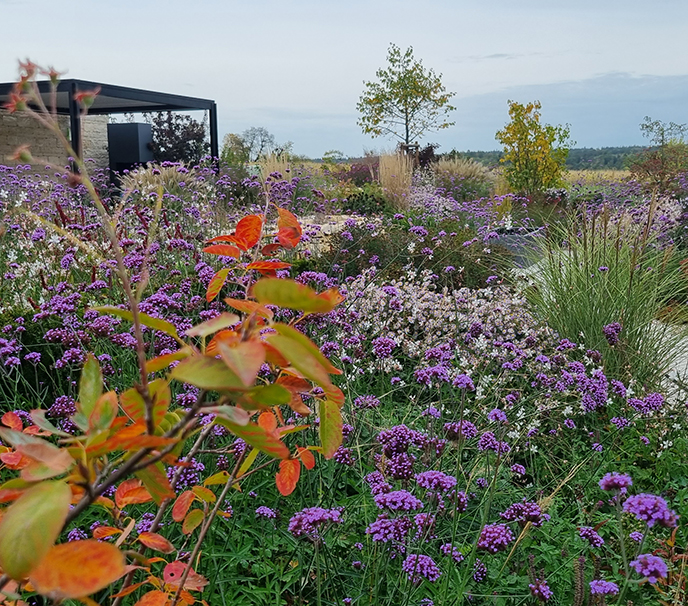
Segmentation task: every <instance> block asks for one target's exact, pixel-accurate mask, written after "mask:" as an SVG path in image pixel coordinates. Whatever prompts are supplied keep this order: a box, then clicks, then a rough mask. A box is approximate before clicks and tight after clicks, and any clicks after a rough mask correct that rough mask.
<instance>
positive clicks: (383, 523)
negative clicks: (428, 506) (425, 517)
mask: <svg viewBox="0 0 688 606" xmlns="http://www.w3.org/2000/svg"><path fill="white" fill-rule="evenodd" d="M411 527H412V523H411V520H410V519H409V518H407V517H401V518H395V519H390V518H388V517H387V515H386V514H380V515H379V516H378V517H377V520H375V521H374V522H372V523H371V524H369V525H368V527H367V528H366V534H369V535H371V536H372V539H373V541H377V542H381V543H388V542H390V541H398V542H402V541H403V540H404V539H405V538H406V535H407V534H408V532H409V530H411Z"/></svg>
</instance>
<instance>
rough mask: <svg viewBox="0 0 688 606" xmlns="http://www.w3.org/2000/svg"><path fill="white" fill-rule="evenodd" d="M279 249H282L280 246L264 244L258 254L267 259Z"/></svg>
mask: <svg viewBox="0 0 688 606" xmlns="http://www.w3.org/2000/svg"><path fill="white" fill-rule="evenodd" d="M280 248H282V245H281V244H266V245H265V246H263V248H261V249H260V254H261V255H264V256H266V257H269V256H270V255H274V254H275V253H276V252H277V251H278V250H279V249H280Z"/></svg>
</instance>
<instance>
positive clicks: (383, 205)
mask: <svg viewBox="0 0 688 606" xmlns="http://www.w3.org/2000/svg"><path fill="white" fill-rule="evenodd" d="M344 208H345V209H346V210H347V211H349V212H354V213H359V214H361V215H379V214H385V213H388V212H391V210H392V207H391V206H390V204H389V202H388V201H387V198H386V197H385V193H384V192H383V191H382V187H380V185H379V184H378V183H365V184H364V185H363V186H361V187H357V188H356V189H354V190H353V191H352V192H351V193H350V194H348V195H347V197H346V203H345V204H344Z"/></svg>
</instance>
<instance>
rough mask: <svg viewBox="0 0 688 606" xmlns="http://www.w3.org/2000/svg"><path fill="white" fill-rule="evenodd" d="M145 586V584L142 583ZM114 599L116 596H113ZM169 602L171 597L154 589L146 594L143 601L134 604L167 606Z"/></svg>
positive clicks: (137, 605) (138, 605) (135, 605)
mask: <svg viewBox="0 0 688 606" xmlns="http://www.w3.org/2000/svg"><path fill="white" fill-rule="evenodd" d="M142 584H143V583H142ZM113 597H114V596H113ZM168 600H169V595H168V594H167V592H166V591H160V590H159V589H154V590H153V591H149V592H148V593H144V594H143V595H142V596H141V599H140V600H139V601H138V602H136V604H134V606H165V604H167V602H168Z"/></svg>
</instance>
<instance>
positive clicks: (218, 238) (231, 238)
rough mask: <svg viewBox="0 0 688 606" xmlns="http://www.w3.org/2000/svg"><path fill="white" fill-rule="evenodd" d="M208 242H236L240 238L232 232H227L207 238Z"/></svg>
mask: <svg viewBox="0 0 688 606" xmlns="http://www.w3.org/2000/svg"><path fill="white" fill-rule="evenodd" d="M206 242H231V243H232V244H236V243H237V242H238V238H237V237H236V236H233V235H231V234H226V235H223V236H215V237H214V238H210V240H206Z"/></svg>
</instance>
